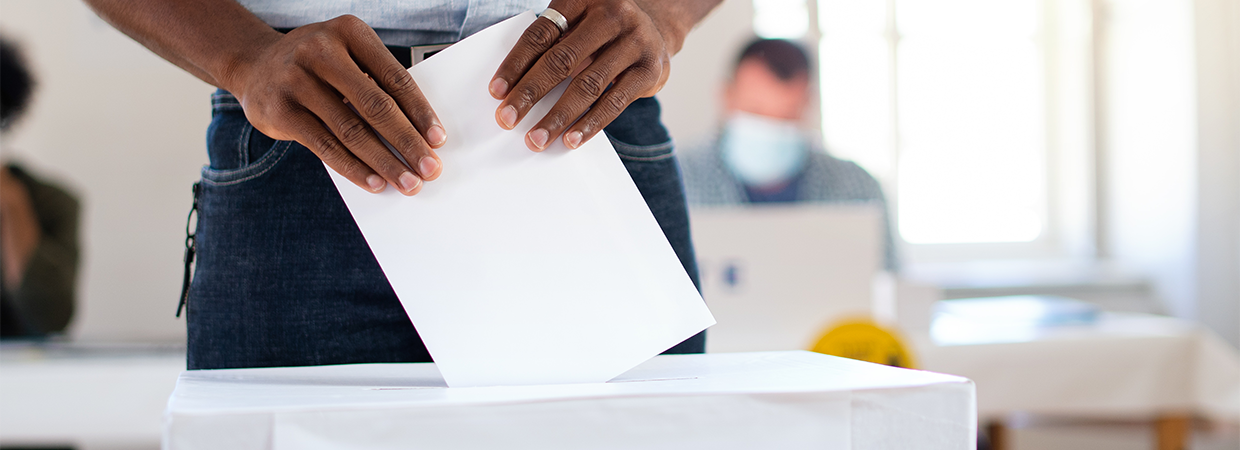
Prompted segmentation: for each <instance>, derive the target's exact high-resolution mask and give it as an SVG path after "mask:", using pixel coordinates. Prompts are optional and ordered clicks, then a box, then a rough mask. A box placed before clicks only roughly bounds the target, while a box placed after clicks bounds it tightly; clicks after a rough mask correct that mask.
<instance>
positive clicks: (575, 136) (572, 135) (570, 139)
mask: <svg viewBox="0 0 1240 450" xmlns="http://www.w3.org/2000/svg"><path fill="white" fill-rule="evenodd" d="M581 137H582V136H581V132H580V131H569V132H568V134H566V135H564V145H567V146H568V148H577V147H580V146H581Z"/></svg>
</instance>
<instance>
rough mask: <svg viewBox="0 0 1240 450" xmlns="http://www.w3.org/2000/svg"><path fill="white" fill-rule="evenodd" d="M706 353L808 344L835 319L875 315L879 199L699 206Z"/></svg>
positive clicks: (696, 224)
mask: <svg viewBox="0 0 1240 450" xmlns="http://www.w3.org/2000/svg"><path fill="white" fill-rule="evenodd" d="M690 219H691V220H690V223H691V226H692V233H693V243H694V247H695V250H696V252H697V259H698V265H699V271H700V272H701V278H702V296H703V297H704V298H705V299H706V304H707V305H708V306H709V307H710V310H711V313H713V314H714V316H715V320H717V321H718V324H717V325H715V326H713V327H711V328H710V330H709V331H708V332H707V339H706V350H707V351H708V352H747V351H765V350H804V349H809V348H810V347H812V346H813V345H814V343H815V342H816V341H817V339H818V338H819V337H820V336H821V335H822V334H823V333H824V332H825V331H826V330H827V328H828V327H830V326H831V325H833V324H834V323H836V322H838V321H840V320H842V319H848V318H869V317H871V310H872V307H871V304H872V297H873V286H874V277H875V274H877V273H878V272H879V270H881V269H880V268H881V267H882V245H883V244H882V242H883V240H882V239H881V230H882V226H881V216H880V212H879V209H878V207H877V206H874V205H822V204H813V205H805V204H798V205H788V206H783V205H780V206H767V205H759V206H745V207H728V208H705V207H699V208H694V209H693V210H692V211H691V212H690Z"/></svg>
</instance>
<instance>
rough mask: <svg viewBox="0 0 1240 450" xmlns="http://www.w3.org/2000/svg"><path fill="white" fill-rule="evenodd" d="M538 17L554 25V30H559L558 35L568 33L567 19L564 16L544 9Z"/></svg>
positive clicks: (549, 9)
mask: <svg viewBox="0 0 1240 450" xmlns="http://www.w3.org/2000/svg"><path fill="white" fill-rule="evenodd" d="M538 17H546V18H547V20H550V21H551V23H554V24H555V27H556V28H559V29H560V33H563V32H565V31H568V19H566V18H564V15H563V14H560V12H559V11H556V10H554V9H551V8H547V9H544V10H543V12H542V14H539V15H538Z"/></svg>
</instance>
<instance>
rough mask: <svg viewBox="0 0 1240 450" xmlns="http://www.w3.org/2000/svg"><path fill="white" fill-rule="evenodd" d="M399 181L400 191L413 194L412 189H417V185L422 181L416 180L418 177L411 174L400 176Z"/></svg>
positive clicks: (406, 173)
mask: <svg viewBox="0 0 1240 450" xmlns="http://www.w3.org/2000/svg"><path fill="white" fill-rule="evenodd" d="M399 180H400V190H402V191H405V192H406V193H408V192H413V190H414V189H417V188H418V185H419V184H422V180H420V179H418V177H416V176H414V175H413V173H411V172H405V173H402V174H400V179H399Z"/></svg>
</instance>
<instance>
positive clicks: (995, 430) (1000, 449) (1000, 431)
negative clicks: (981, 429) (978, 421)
mask: <svg viewBox="0 0 1240 450" xmlns="http://www.w3.org/2000/svg"><path fill="white" fill-rule="evenodd" d="M986 438H987V439H989V440H990V450H1009V449H1011V447H1010V446H1009V442H1008V427H1007V424H1006V423H1004V421H1003V420H1002V419H995V420H992V421H990V422H987V423H986Z"/></svg>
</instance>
